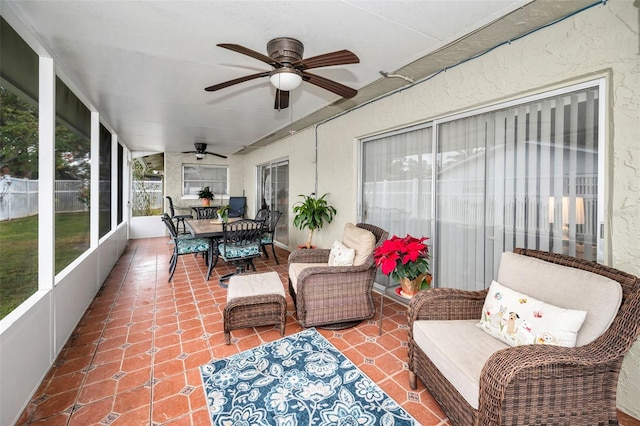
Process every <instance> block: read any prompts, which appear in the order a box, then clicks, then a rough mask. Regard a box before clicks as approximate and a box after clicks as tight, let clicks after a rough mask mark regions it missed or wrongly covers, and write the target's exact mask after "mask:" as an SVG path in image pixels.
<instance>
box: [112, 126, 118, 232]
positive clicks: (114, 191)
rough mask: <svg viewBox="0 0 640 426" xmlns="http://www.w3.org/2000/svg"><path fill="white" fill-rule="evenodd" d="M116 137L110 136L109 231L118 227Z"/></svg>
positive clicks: (114, 135) (115, 135) (114, 134)
mask: <svg viewBox="0 0 640 426" xmlns="http://www.w3.org/2000/svg"><path fill="white" fill-rule="evenodd" d="M118 188H119V182H118V135H117V134H116V133H113V134H112V135H111V230H112V231H115V230H116V228H117V227H118Z"/></svg>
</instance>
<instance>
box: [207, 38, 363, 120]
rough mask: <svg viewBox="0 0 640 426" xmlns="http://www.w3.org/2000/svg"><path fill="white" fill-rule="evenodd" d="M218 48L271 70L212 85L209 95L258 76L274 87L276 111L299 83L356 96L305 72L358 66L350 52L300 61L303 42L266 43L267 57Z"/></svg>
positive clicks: (348, 89)
mask: <svg viewBox="0 0 640 426" xmlns="http://www.w3.org/2000/svg"><path fill="white" fill-rule="evenodd" d="M218 46H220V47H223V48H225V49H229V50H233V51H234V52H238V53H242V54H243V55H247V56H250V57H252V58H255V59H258V60H260V61H262V62H265V63H267V64H269V65H271V66H272V67H273V70H271V71H264V72H260V73H257V74H250V75H246V76H244V77H240V78H236V79H233V80H229V81H225V82H224V83H219V84H214V85H213V86H209V87H206V88H205V89H204V90H206V91H208V92H213V91H216V90H220V89H224V88H225V87H229V86H233V85H234V84H238V83H243V82H245V81H249V80H253V79H256V78H260V77H269V79H270V80H271V83H272V84H273V85H274V86H275V87H276V99H275V104H274V108H275V109H284V108H287V107H288V106H289V91H291V90H293V89H295V88H296V87H298V86H299V85H300V83H301V82H302V81H306V82H307V83H311V84H313V85H316V86H318V87H321V88H323V89H325V90H329V91H330V92H333V93H335V94H337V95H340V96H342V97H343V98H353V97H354V96H355V95H356V94H357V93H358V91H357V90H355V89H352V88H351V87H348V86H345V85H344V84H341V83H338V82H336V81H333V80H330V79H328V78H325V77H320V76H319V75H316V74H311V73H309V72H307V71H306V70H308V69H311V68H320V67H330V66H334V65H345V64H357V63H359V62H360V59H358V57H357V56H356V55H355V54H354V53H353V52H351V51H349V50H338V51H335V52H330V53H325V54H323V55H318V56H313V57H311V58H306V59H303V58H302V54H303V52H304V45H303V44H302V42H300V41H298V40H296V39H294V38H290V37H279V38H275V39H273V40H271V41H270V42H269V43H267V53H268V55H269V56H266V55H263V54H262V53H259V52H256V51H255V50H251V49H249V48H247V47H244V46H240V45H239V44H228V43H222V44H218Z"/></svg>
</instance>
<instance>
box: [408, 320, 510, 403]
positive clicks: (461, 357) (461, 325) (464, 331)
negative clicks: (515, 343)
mask: <svg viewBox="0 0 640 426" xmlns="http://www.w3.org/2000/svg"><path fill="white" fill-rule="evenodd" d="M477 323H478V321H477V320H465V321H416V322H414V323H413V338H414V339H415V342H416V344H417V345H418V346H419V347H420V349H422V351H423V352H424V353H425V354H426V355H427V356H428V357H429V359H430V360H431V362H433V364H434V365H435V366H436V367H437V368H438V370H440V372H441V373H442V374H443V375H444V377H446V378H447V380H449V382H451V384H452V385H453V386H454V387H455V388H456V389H457V390H458V392H460V395H462V397H463V398H464V399H465V400H466V401H467V402H468V403H469V405H471V406H472V407H473V408H475V409H478V400H479V395H480V373H481V372H482V367H484V364H485V363H486V362H487V359H489V357H490V356H491V355H492V354H493V353H494V352H496V351H498V350H500V349H504V348H508V347H509V346H508V345H507V344H505V343H503V342H501V341H500V340H498V339H494V338H493V337H491V336H489V335H488V334H486V333H485V332H483V331H482V330H480V329H479V328H478V327H476V324H477Z"/></svg>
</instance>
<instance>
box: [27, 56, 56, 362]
mask: <svg viewBox="0 0 640 426" xmlns="http://www.w3.org/2000/svg"><path fill="white" fill-rule="evenodd" d="M39 61H40V62H39V83H38V84H39V88H38V91H39V94H40V96H39V100H38V289H39V290H40V291H49V292H50V293H51V297H50V299H49V300H50V301H51V303H50V307H51V310H50V317H49V318H50V320H49V327H50V333H49V336H50V340H49V360H50V362H53V361H54V359H55V342H56V326H55V325H56V304H55V257H56V250H55V235H56V229H55V202H54V200H55V148H56V147H55V145H56V101H55V100H56V71H55V64H54V62H53V59H52V58H45V57H42V56H41V57H40V59H39ZM27 192H28V191H27ZM27 196H28V194H27Z"/></svg>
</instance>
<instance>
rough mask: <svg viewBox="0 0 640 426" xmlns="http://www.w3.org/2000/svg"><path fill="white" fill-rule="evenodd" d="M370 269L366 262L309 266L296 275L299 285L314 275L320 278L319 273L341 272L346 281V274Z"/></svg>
mask: <svg viewBox="0 0 640 426" xmlns="http://www.w3.org/2000/svg"><path fill="white" fill-rule="evenodd" d="M370 270H371V265H367V264H363V265H358V266H311V267H308V268H304V269H303V270H302V271H301V272H300V275H298V286H301V284H302V283H304V282H305V281H310V280H309V278H314V277H315V278H318V279H321V275H333V274H342V275H343V277H344V280H345V281H348V280H349V275H347V274H359V273H361V272H367V271H370ZM314 281H315V280H314ZM300 288H301V287H300Z"/></svg>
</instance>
